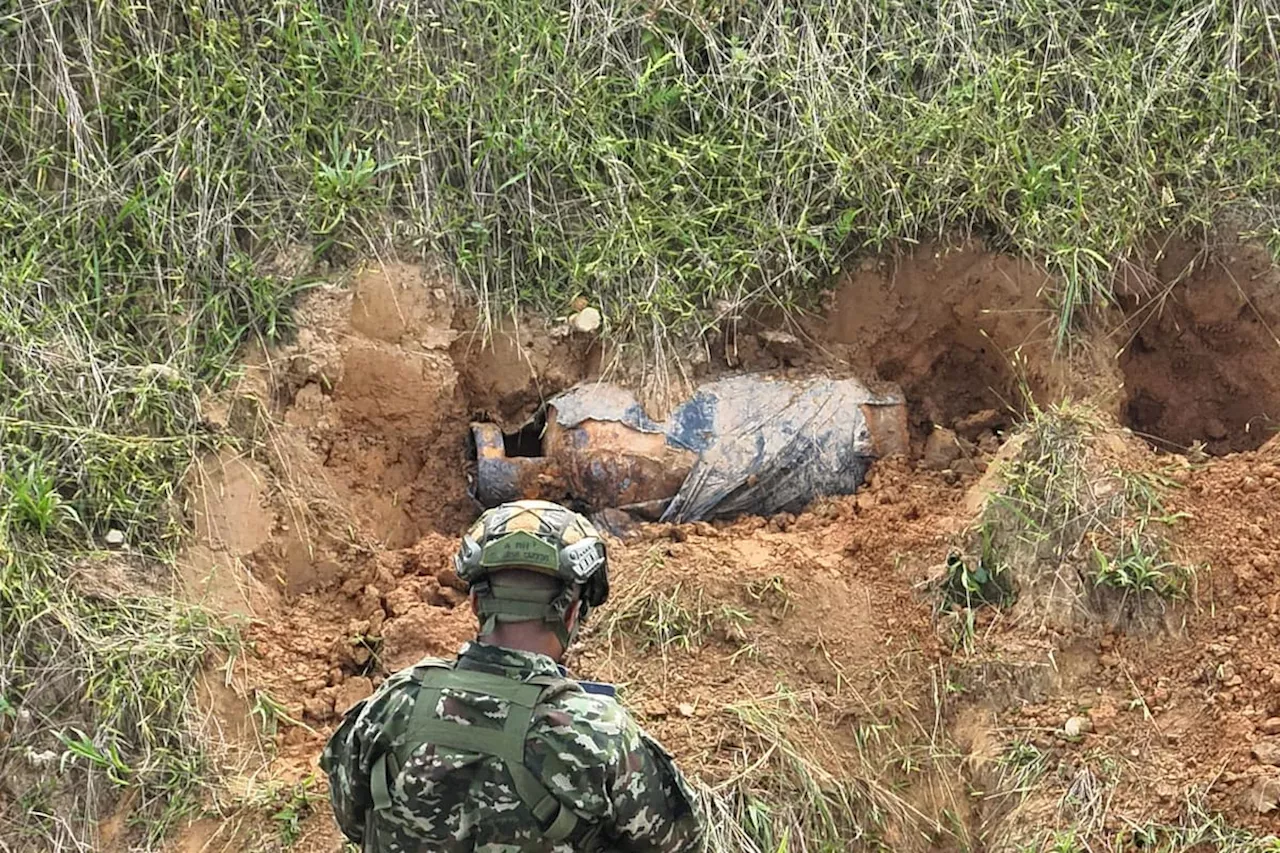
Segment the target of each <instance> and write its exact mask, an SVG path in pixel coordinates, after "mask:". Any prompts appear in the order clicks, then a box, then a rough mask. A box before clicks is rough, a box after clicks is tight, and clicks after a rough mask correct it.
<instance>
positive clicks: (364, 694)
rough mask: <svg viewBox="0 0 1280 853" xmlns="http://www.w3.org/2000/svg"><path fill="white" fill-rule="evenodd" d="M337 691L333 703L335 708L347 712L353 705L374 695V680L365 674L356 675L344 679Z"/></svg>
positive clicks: (341, 712) (339, 711) (342, 712)
mask: <svg viewBox="0 0 1280 853" xmlns="http://www.w3.org/2000/svg"><path fill="white" fill-rule="evenodd" d="M337 693H338V695H337V697H336V698H335V699H334V703H333V706H334V710H336V711H337V712H338V713H340V714H345V713H346V712H347V710H348V709H349V708H351V706H352V705H354V704H356V703H357V702H359V701H360V700H362V699H367V698H368V697H369V696H370V695H372V693H373V682H372V681H370V680H369V679H367V678H365V677H364V676H363V675H355V676H352V677H351V678H348V679H346V680H344V681H343V682H342V685H341V687H339V688H338V691H337Z"/></svg>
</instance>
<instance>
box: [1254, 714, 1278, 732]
mask: <svg viewBox="0 0 1280 853" xmlns="http://www.w3.org/2000/svg"><path fill="white" fill-rule="evenodd" d="M1258 731H1260V732H1262V733H1263V734H1264V735H1280V717H1268V718H1267V719H1265V720H1263V721H1262V722H1261V723H1259V724H1258Z"/></svg>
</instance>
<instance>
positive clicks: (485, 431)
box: [473, 375, 909, 521]
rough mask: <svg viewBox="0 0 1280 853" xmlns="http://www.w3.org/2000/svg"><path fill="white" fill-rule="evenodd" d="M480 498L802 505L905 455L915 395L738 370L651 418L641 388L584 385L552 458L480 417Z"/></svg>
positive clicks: (668, 511)
mask: <svg viewBox="0 0 1280 853" xmlns="http://www.w3.org/2000/svg"><path fill="white" fill-rule="evenodd" d="M473 436H474V439H475V445H476V464H477V488H476V496H477V498H478V499H479V500H480V502H481V503H483V504H485V505H487V506H492V505H494V504H496V503H501V502H502V501H506V500H515V499H517V498H530V497H541V498H547V499H551V500H568V501H571V502H572V503H574V504H575V505H576V506H578V507H580V508H582V509H585V510H588V511H593V512H594V511H600V510H604V509H609V508H623V509H626V510H628V511H629V512H632V513H633V514H634V515H636V516H638V517H644V518H653V519H658V518H661V519H663V520H673V521H691V520H696V519H700V518H712V517H721V516H732V515H738V514H742V513H752V512H758V513H762V514H769V513H773V512H778V511H783V510H794V509H798V508H799V507H802V506H803V505H804V504H806V503H808V501H810V500H812V499H813V498H814V497H817V496H818V495H826V494H849V493H851V492H853V491H854V490H855V489H856V488H857V487H858V486H859V485H860V484H861V483H862V480H863V478H864V477H865V475H866V471H867V469H868V468H869V466H870V465H871V464H872V461H873V460H875V459H877V458H881V457H884V456H890V455H895V454H901V453H906V452H907V450H908V446H909V437H908V432H907V413H906V405H905V401H904V400H903V398H902V396H901V394H900V393H897V392H896V391H889V392H885V391H881V392H872V391H870V390H869V389H867V388H866V387H865V386H864V385H862V384H861V383H859V382H858V381H857V380H852V379H845V380H835V379H826V378H814V379H808V380H787V379H769V378H764V377H758V376H749V375H748V376H736V377H730V378H727V379H721V380H716V381H713V382H709V383H707V384H705V385H703V386H701V387H700V388H699V389H697V391H696V393H695V394H694V395H693V396H692V397H691V398H690V399H688V400H686V401H685V402H683V403H682V404H680V405H679V406H677V407H676V408H675V409H673V410H672V412H671V414H670V416H669V417H668V418H667V419H666V420H665V421H661V422H658V421H654V420H652V419H651V418H650V417H649V416H648V415H647V414H646V413H645V411H644V410H643V408H641V407H640V405H639V404H638V403H637V402H636V400H635V398H634V397H633V396H632V395H631V394H630V392H628V391H626V390H625V389H622V388H619V387H617V386H613V385H603V384H595V385H589V386H578V387H576V388H573V389H570V390H569V391H567V392H565V393H564V394H561V395H560V396H558V397H556V398H555V399H553V400H552V401H551V402H550V404H549V406H548V409H547V413H546V428H545V430H544V432H543V435H542V444H541V450H542V455H541V456H536V457H535V456H512V457H508V456H507V455H506V449H505V444H504V441H503V436H502V433H501V431H500V430H498V428H497V427H496V426H494V425H492V424H475V425H473Z"/></svg>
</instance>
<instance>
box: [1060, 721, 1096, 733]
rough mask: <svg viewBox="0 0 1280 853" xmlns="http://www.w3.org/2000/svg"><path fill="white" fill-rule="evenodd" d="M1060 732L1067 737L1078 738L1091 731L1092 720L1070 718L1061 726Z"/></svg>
mask: <svg viewBox="0 0 1280 853" xmlns="http://www.w3.org/2000/svg"><path fill="white" fill-rule="evenodd" d="M1062 730H1063V732H1065V733H1066V735H1067V737H1080V736H1081V735H1083V734H1087V733H1089V732H1091V731H1093V720H1090V719H1089V718H1088V717H1071V718H1070V719H1068V720H1067V722H1066V723H1065V724H1064V725H1063V726H1062Z"/></svg>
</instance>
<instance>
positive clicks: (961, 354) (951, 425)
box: [876, 330, 1034, 440]
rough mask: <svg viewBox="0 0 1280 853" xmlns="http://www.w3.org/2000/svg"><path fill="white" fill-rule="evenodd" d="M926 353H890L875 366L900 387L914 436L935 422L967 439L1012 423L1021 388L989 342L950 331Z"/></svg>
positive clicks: (1018, 409) (1019, 404) (923, 433)
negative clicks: (905, 356) (907, 356)
mask: <svg viewBox="0 0 1280 853" xmlns="http://www.w3.org/2000/svg"><path fill="white" fill-rule="evenodd" d="M951 331H953V332H954V331H955V330H951ZM970 338H973V339H970ZM929 351H930V352H931V355H932V356H933V357H932V358H930V359H928V360H927V361H926V360H916V361H915V362H914V363H910V364H909V363H904V361H902V360H901V359H898V358H894V357H890V358H887V359H884V360H883V361H880V362H878V363H877V365H876V372H877V374H878V375H879V376H880V378H881V379H885V380H888V381H890V382H897V383H898V384H899V385H900V386H901V387H902V391H903V394H904V395H905V396H906V399H907V412H908V418H909V421H910V428H911V435H912V438H913V439H915V440H923V439H925V438H926V437H927V436H928V435H929V432H930V431H931V430H932V429H933V427H934V426H935V425H937V426H942V427H946V428H948V429H951V430H954V431H956V432H957V433H959V434H961V435H964V436H965V437H966V438H970V439H976V438H977V437H978V436H979V435H981V434H983V433H985V432H988V431H990V432H993V433H999V432H1003V431H1006V430H1008V429H1009V428H1010V427H1012V426H1013V424H1014V421H1015V419H1016V418H1017V416H1018V413H1019V412H1021V410H1022V406H1023V397H1024V391H1023V390H1022V389H1021V387H1020V385H1019V382H1018V379H1017V377H1016V376H1015V375H1014V372H1013V370H1012V368H1011V367H1010V366H1009V364H1008V362H1007V361H1006V359H1005V357H1004V355H1003V354H1002V353H1000V352H999V351H998V350H997V349H996V348H995V347H994V346H993V345H992V344H991V343H990V341H987V340H986V339H985V338H983V337H982V336H981V335H980V334H978V333H976V332H975V333H974V334H973V335H971V336H967V337H966V336H964V335H963V334H953V335H949V336H948V339H947V340H945V341H938V342H936V344H935V346H933V347H931V348H930V350H929ZM1032 390H1034V389H1032Z"/></svg>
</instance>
